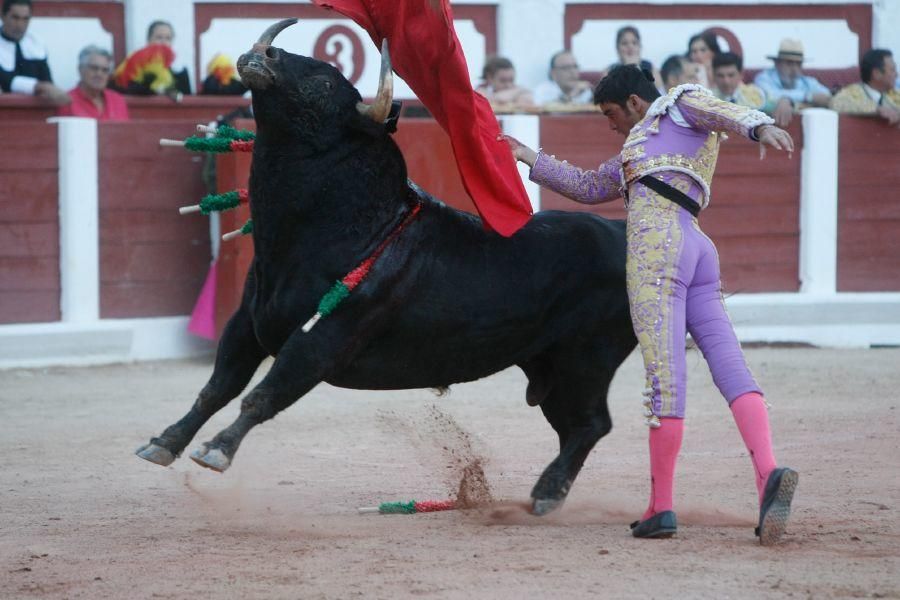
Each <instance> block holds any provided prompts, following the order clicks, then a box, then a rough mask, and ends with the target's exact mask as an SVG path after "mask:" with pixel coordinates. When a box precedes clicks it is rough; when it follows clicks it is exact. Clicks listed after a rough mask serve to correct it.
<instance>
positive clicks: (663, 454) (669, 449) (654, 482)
mask: <svg viewBox="0 0 900 600" xmlns="http://www.w3.org/2000/svg"><path fill="white" fill-rule="evenodd" d="M659 423H660V426H659V427H657V428H656V429H650V505H649V506H648V507H647V512H645V513H644V516H643V517H641V520H642V521H643V520H645V519H649V518H650V517H652V516H653V515H655V514H656V513H658V512H662V511H664V510H672V493H673V489H674V487H675V461H676V460H677V459H678V451H679V450H680V449H681V438H682V437H683V435H684V419H676V418H670V417H664V418H660V420H659Z"/></svg>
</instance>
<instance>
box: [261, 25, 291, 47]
mask: <svg viewBox="0 0 900 600" xmlns="http://www.w3.org/2000/svg"><path fill="white" fill-rule="evenodd" d="M296 22H297V19H283V20H281V21H278V22H277V23H275V24H274V25H269V28H268V29H266V30H265V31H263V34H262V35H261V36H259V41H258V42H256V43H257V44H262V45H264V46H271V45H272V42H273V41H275V36H276V35H278V34H279V33H281V31H282V30H283V29H287V28H288V27H290V26H291V25H293V24H294V23H296Z"/></svg>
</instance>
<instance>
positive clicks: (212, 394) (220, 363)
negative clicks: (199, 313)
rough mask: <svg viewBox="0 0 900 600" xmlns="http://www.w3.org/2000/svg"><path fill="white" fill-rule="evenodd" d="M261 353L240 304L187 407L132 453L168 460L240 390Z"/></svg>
mask: <svg viewBox="0 0 900 600" xmlns="http://www.w3.org/2000/svg"><path fill="white" fill-rule="evenodd" d="M265 357H266V352H265V350H263V349H262V347H261V346H260V345H259V342H258V341H257V340H256V335H255V334H254V332H253V322H252V321H251V319H250V315H249V314H248V312H247V310H246V309H245V308H244V307H243V306H241V308H239V309H238V311H237V312H236V313H235V314H234V316H233V317H231V320H230V321H229V322H228V324H227V325H226V326H225V331H224V332H223V333H222V340H221V341H220V342H219V348H218V350H217V352H216V365H215V368H214V369H213V374H212V377H210V379H209V381H208V382H207V384H206V385H205V386H204V387H203V389H202V390H201V391H200V394H199V395H198V396H197V400H196V401H195V402H194V405H193V406H192V407H191V410H190V411H188V413H187V414H186V415H185V416H184V417H182V418H181V420H179V421H178V422H177V423H175V424H174V425H170V426H169V427H167V428H166V430H165V431H164V432H163V433H162V435H160V436H159V437H155V438H153V439H151V440H150V443H149V444H144V445H143V446H141V447H140V448H138V449H137V451H136V452H135V454H137V455H138V456H140V457H141V458H143V459H145V460H148V461H150V462H152V463H156V464H158V465H163V466H167V465H169V464H171V463H172V462H173V461H174V460H175V458H177V457H178V456H180V455H181V452H182V451H183V450H184V448H185V447H186V446H187V445H188V444H189V443H190V441H191V440H192V439H193V438H194V436H195V435H196V434H197V432H198V431H199V430H200V428H201V427H202V426H203V424H204V423H206V422H207V421H208V420H209V419H210V417H212V416H213V415H214V414H215V413H216V412H217V411H219V410H220V409H221V408H223V407H224V406H225V405H226V404H228V402H229V401H230V400H231V399H233V398H235V397H236V396H237V395H238V394H240V393H241V391H242V390H243V389H244V388H245V387H246V386H247V384H248V383H249V382H250V379H251V378H252V377H253V374H254V373H255V372H256V369H257V367H259V364H260V363H261V362H262V360H263V359H264V358H265Z"/></svg>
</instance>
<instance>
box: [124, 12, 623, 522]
mask: <svg viewBox="0 0 900 600" xmlns="http://www.w3.org/2000/svg"><path fill="white" fill-rule="evenodd" d="M292 22H293V20H289V21H285V22H281V23H279V24H277V25H274V26H273V27H271V28H270V29H269V30H268V31H267V32H266V33H264V34H263V36H262V37H261V38H260V41H259V42H258V43H257V44H255V45H254V47H253V49H252V50H251V51H250V52H248V53H246V54H244V55H243V56H241V58H240V60H239V61H238V68H239V71H240V73H241V77H242V79H243V81H244V83H245V84H246V85H247V86H248V87H249V88H250V89H251V90H252V91H253V108H254V111H255V118H256V124H257V138H256V144H255V148H254V152H253V163H252V169H251V176H250V197H251V199H252V202H251V212H252V217H253V223H254V231H253V241H254V245H255V258H254V261H253V264H252V266H251V268H250V272H249V274H248V275H247V281H246V285H245V288H244V294H243V300H242V303H241V306H240V308H239V309H238V310H237V312H236V313H235V314H234V316H233V317H232V318H231V320H230V321H229V322H228V325H227V327H226V328H225V331H224V333H223V336H222V340H221V342H220V343H219V347H218V353H217V356H216V362H215V369H214V371H213V374H212V377H211V378H210V380H209V382H208V383H207V384H206V386H205V387H204V388H203V389H202V390H201V392H200V394H199V396H198V398H197V400H196V402H195V403H194V405H193V406H192V407H191V409H190V411H189V412H188V413H187V414H186V415H185V416H184V417H183V418H182V419H181V420H180V421H178V422H177V423H175V424H174V425H172V426H170V427H168V428H167V429H166V430H165V431H164V432H163V433H162V435H160V436H159V437H158V438H153V439H152V440H151V441H150V443H149V444H147V445H145V446H142V447H141V448H139V449H138V451H137V453H138V455H139V456H141V457H142V458H145V459H147V460H149V461H151V462H154V463H158V464H162V465H168V464H170V463H171V462H172V461H173V460H174V459H175V457H177V456H179V455H180V454H181V452H182V451H183V450H184V448H185V447H186V446H187V445H188V443H189V442H190V441H191V439H192V438H193V437H194V435H196V433H197V431H198V430H199V429H200V427H201V426H202V425H203V424H204V423H205V422H206V421H207V420H208V419H209V418H210V417H211V416H212V415H213V414H214V413H215V412H216V411H218V410H219V409H221V408H222V407H224V406H225V405H226V404H227V403H228V402H229V401H230V400H231V399H233V398H234V397H236V396H237V395H238V394H240V393H241V391H242V390H243V389H244V387H245V386H246V385H247V383H248V382H249V381H250V379H251V377H252V375H253V373H254V372H255V370H256V369H257V367H258V366H259V364H260V362H261V361H262V360H263V359H264V358H265V357H266V356H270V355H271V356H275V357H276V359H275V361H274V364H273V365H272V368H271V370H270V371H269V372H268V373H267V374H266V376H265V378H264V379H263V380H262V382H261V383H260V384H259V385H257V386H256V387H255V388H254V389H253V390H251V391H250V392H249V393H248V394H247V395H246V396H245V397H244V399H243V401H242V402H241V412H240V416H239V417H238V418H237V419H236V420H235V421H234V423H232V424H231V425H230V426H229V427H227V428H225V429H224V430H222V431H221V432H219V434H218V435H216V436H215V437H214V438H213V439H212V440H211V441H209V442H207V443H205V444H203V445H202V446H201V447H200V448H199V449H197V450H195V451H194V452H193V453H192V455H191V458H192V459H193V460H195V461H196V462H198V463H199V464H201V465H203V466H205V467H209V468H212V469H215V470H217V471H224V470H225V469H227V468H228V466H229V465H230V464H231V461H232V459H233V458H234V455H235V453H236V452H237V449H238V446H239V445H240V443H241V441H242V440H243V439H244V436H245V435H246V434H247V433H248V432H249V431H250V429H252V428H253V427H254V426H256V425H258V424H260V423H262V422H264V421H266V420H268V419H271V418H272V417H274V416H275V415H276V414H277V413H278V412H279V411H281V410H283V409H285V408H287V407H288V406H290V405H291V404H293V403H294V402H295V401H296V400H297V399H298V398H300V397H301V396H303V395H304V394H306V393H307V392H309V391H310V390H311V389H312V388H313V387H314V386H315V385H316V384H318V383H319V382H321V381H326V382H328V383H330V384H332V385H336V386H340V387H346V388H353V389H381V390H387V389H408V388H437V387H445V386H449V385H451V384H453V383H457V382H461V381H471V380H475V379H478V378H481V377H485V376H487V375H490V374H491V373H495V372H497V371H500V370H502V369H505V368H507V367H509V366H511V365H518V366H519V367H520V368H521V369H522V370H523V371H524V372H525V374H526V375H527V377H528V388H527V393H526V395H527V400H528V403H529V404H532V405H536V404H539V405H540V407H541V410H542V411H543V412H544V415H545V417H546V418H547V420H548V421H549V422H550V425H551V426H552V427H553V429H554V430H555V431H556V432H557V434H558V435H559V442H560V453H559V456H558V457H557V458H556V459H555V460H554V461H553V462H552V463H551V464H550V465H549V466H548V467H547V468H546V469H545V471H544V473H543V474H542V475H541V477H540V479H539V480H538V482H537V483H536V484H535V486H534V489H533V490H532V493H531V495H532V498H533V499H534V503H533V510H534V512H536V513H538V514H543V513H545V512H547V511H549V510H552V509H553V508H555V507H556V506H558V505H559V504H560V503H561V502H562V501H563V500H564V499H565V497H566V494H567V493H568V491H569V488H570V487H571V484H572V482H573V481H574V479H575V477H576V476H577V474H578V471H579V470H580V469H581V466H582V464H583V463H584V460H585V458H586V457H587V455H588V453H589V452H590V451H591V449H592V448H593V447H594V445H595V444H596V443H597V441H598V440H599V439H600V438H601V437H603V436H604V435H606V434H607V433H608V432H609V431H610V429H611V427H612V422H611V420H610V416H609V411H608V408H607V392H608V389H609V384H610V380H611V379H612V377H613V374H614V373H615V371H616V369H617V368H618V367H619V365H620V364H621V363H622V361H623V360H625V358H626V357H627V356H628V354H629V353H630V352H631V350H632V349H633V348H634V346H635V337H634V333H633V331H632V326H631V321H630V318H629V312H628V300H627V297H626V293H625V230H624V229H625V228H624V224H623V223H622V222H620V221H608V220H605V219H602V218H599V217H596V216H592V215H587V214H576V213H566V212H552V211H548V212H540V213H538V214H536V215H535V216H534V218H533V219H532V220H531V221H530V222H529V223H528V224H527V225H526V226H525V227H524V228H523V229H521V230H520V231H519V232H517V233H516V234H515V235H514V236H512V237H511V238H503V237H501V236H499V235H497V234H494V233H490V232H486V231H485V230H484V228H483V227H482V224H481V222H480V220H479V219H478V218H476V217H474V216H472V215H469V214H465V213H462V212H460V211H457V210H454V209H452V208H449V207H447V206H446V205H444V204H442V203H441V202H439V201H437V200H435V199H433V198H432V197H431V196H430V195H428V194H427V193H425V192H423V191H421V190H420V189H418V188H417V187H415V186H413V185H410V184H409V182H408V181H407V177H406V164H405V162H404V160H403V156H402V155H401V153H400V150H399V149H398V147H397V145H396V144H395V143H394V141H393V139H392V138H391V137H390V135H389V134H388V132H387V130H386V127H385V125H384V120H385V117H386V116H387V108H388V107H389V106H390V95H391V89H392V88H391V78H390V63H389V57H388V54H387V49H386V48H385V49H384V52H383V56H384V61H385V64H384V65H383V69H382V83H381V85H380V86H379V96H378V98H377V100H376V102H375V104H374V105H373V106H367V105H365V104H362V103H361V102H360V100H361V99H360V95H359V93H358V92H357V91H356V89H355V88H354V87H353V86H352V85H351V84H350V83H349V82H348V81H347V80H346V79H345V78H344V77H343V76H342V75H341V74H340V73H339V72H338V71H337V70H336V69H335V68H333V67H332V66H330V65H328V64H326V63H323V62H320V61H317V60H313V59H311V58H306V57H302V56H297V55H293V54H289V53H287V52H285V51H283V50H281V49H278V48H275V47H273V46H271V43H272V40H273V39H274V37H275V35H276V34H277V33H278V31H280V30H281V29H283V28H284V27H286V26H287V25H289V24H291V23H292ZM416 202H418V203H420V204H421V210H420V212H419V214H418V215H416V216H415V218H413V219H412V220H411V221H410V222H409V224H408V225H407V226H406V227H405V228H404V229H403V230H402V231H401V232H400V234H399V235H398V236H396V237H395V238H393V239H392V240H391V241H390V243H389V244H388V245H387V247H386V248H385V250H384V253H383V254H382V255H381V257H380V258H379V259H378V261H377V262H376V263H375V265H374V267H373V269H372V271H371V274H370V275H369V276H368V277H367V278H366V279H364V280H363V281H362V283H361V284H360V285H359V286H358V287H357V288H356V289H355V290H353V292H352V293H351V294H350V296H349V297H347V299H346V300H344V301H343V303H342V304H340V305H339V306H338V307H337V309H336V310H335V311H334V312H333V313H331V314H330V315H328V316H326V317H324V318H323V319H322V320H321V321H320V322H319V323H318V324H317V325H316V326H315V327H314V328H313V329H312V330H311V331H310V332H309V333H305V332H303V331H302V330H301V326H302V325H303V324H304V323H305V322H306V321H307V319H308V318H309V317H310V316H311V315H313V314H314V313H315V312H316V309H317V306H318V302H319V299H320V298H321V297H322V296H323V294H325V292H326V291H327V290H328V289H329V288H330V287H331V286H332V285H333V284H334V282H335V281H336V280H339V279H341V278H342V277H343V276H344V275H345V274H347V273H348V272H349V271H350V270H351V269H353V268H354V267H356V266H357V265H359V264H360V263H361V262H362V261H363V260H364V259H365V258H366V257H368V256H369V255H370V254H371V253H372V252H373V250H374V249H375V248H376V247H377V246H378V245H379V244H380V243H381V242H382V241H383V240H384V239H386V238H387V237H388V236H389V235H390V234H391V232H392V231H393V230H394V229H395V228H396V227H397V225H398V224H399V223H400V222H401V221H402V220H403V219H404V218H405V217H406V215H407V214H408V212H409V211H410V210H411V206H412V205H413V204H415V203H416Z"/></svg>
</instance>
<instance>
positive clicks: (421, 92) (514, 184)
mask: <svg viewBox="0 0 900 600" xmlns="http://www.w3.org/2000/svg"><path fill="white" fill-rule="evenodd" d="M313 3H314V4H317V5H319V6H322V7H324V8H330V9H333V10H336V11H338V12H339V13H341V14H343V15H346V16H347V17H349V18H351V19H353V20H354V21H355V22H356V23H357V24H358V25H359V26H360V27H362V28H363V29H365V30H366V31H367V32H368V33H369V35H370V36H371V37H372V41H373V42H375V45H376V46H377V47H379V48H380V47H381V41H382V40H383V39H385V38H386V39H387V40H388V47H389V48H390V52H391V62H392V63H393V67H394V71H395V72H396V73H397V74H398V75H399V76H400V77H402V78H403V80H404V81H405V82H406V83H407V84H409V87H410V88H412V90H413V91H414V92H415V93H416V95H417V96H418V98H419V100H421V101H422V103H423V104H424V105H425V106H426V108H428V110H429V111H431V114H432V115H433V116H434V118H435V120H437V122H438V123H440V125H441V127H442V128H443V129H444V131H446V132H447V134H448V135H449V136H450V143H451V144H452V146H453V155H454V156H455V157H456V166H457V167H458V168H459V174H460V176H461V177H462V182H463V185H464V186H465V188H466V191H467V192H468V194H469V196H470V197H471V198H472V201H473V202H474V203H475V207H476V208H477V209H478V212H479V214H480V215H481V218H482V219H483V221H484V223H485V226H486V227H490V228H492V229H493V230H495V231H496V232H497V233H499V234H501V235H504V236H510V235H512V234H513V233H515V232H516V231H517V230H518V229H519V228H520V227H522V226H523V225H524V224H525V223H527V222H528V219H529V218H530V217H531V203H530V202H529V200H528V196H527V194H526V193H525V187H524V186H523V185H522V180H521V178H520V177H519V172H518V171H517V169H516V161H515V159H514V158H513V157H512V153H511V152H510V151H509V146H508V145H507V144H506V142H502V141H501V142H498V141H497V134H499V133H500V126H499V124H498V123H497V118H496V117H495V116H494V112H493V110H491V105H490V104H489V103H488V101H487V100H486V99H485V98H484V97H482V96H481V95H479V94H477V93H475V91H474V90H473V89H472V84H471V82H470V80H469V69H468V67H467V66H466V59H465V57H464V56H463V52H462V46H460V44H459V39H457V37H456V31H455V30H454V29H453V16H452V14H451V12H450V3H449V2H448V0H402V1H400V0H313ZM438 4H439V5H440V6H437V5H438Z"/></svg>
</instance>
